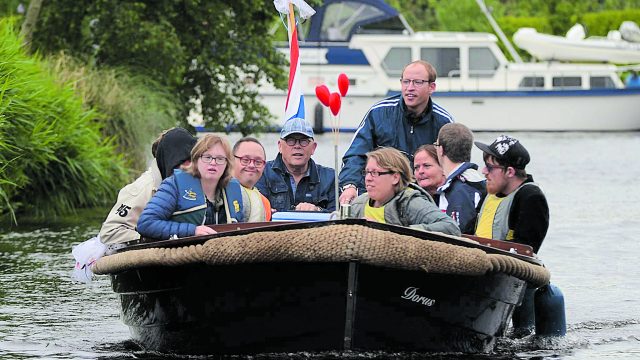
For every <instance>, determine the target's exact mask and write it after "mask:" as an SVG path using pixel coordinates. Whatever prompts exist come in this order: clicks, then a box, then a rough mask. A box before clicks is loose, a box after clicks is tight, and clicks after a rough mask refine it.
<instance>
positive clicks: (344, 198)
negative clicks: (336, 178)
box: [340, 187, 358, 204]
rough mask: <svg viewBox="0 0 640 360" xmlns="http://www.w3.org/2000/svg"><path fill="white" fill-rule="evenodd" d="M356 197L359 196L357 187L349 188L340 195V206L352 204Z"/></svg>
mask: <svg viewBox="0 0 640 360" xmlns="http://www.w3.org/2000/svg"><path fill="white" fill-rule="evenodd" d="M356 196H358V190H356V188H355V187H348V188H346V189H344V190H343V191H342V195H340V204H350V203H351V202H352V201H353V199H355V198H356Z"/></svg>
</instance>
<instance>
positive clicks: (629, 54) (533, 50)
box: [513, 24, 640, 64]
mask: <svg viewBox="0 0 640 360" xmlns="http://www.w3.org/2000/svg"><path fill="white" fill-rule="evenodd" d="M513 42H514V43H515V44H516V45H517V46H518V47H519V48H521V49H523V50H526V51H527V52H529V53H530V54H531V55H532V56H533V57H535V58H536V59H538V60H561V61H601V62H610V63H614V64H637V63H640V43H638V42H631V41H626V40H623V38H622V35H621V33H620V31H618V30H612V31H610V32H609V34H608V35H607V36H606V37H600V36H592V37H587V38H585V32H584V28H583V27H582V25H580V24H576V25H574V26H573V27H572V28H571V29H570V30H569V31H568V32H567V36H557V35H547V34H541V33H538V32H537V31H536V29H533V28H521V29H519V30H518V31H516V32H515V34H513Z"/></svg>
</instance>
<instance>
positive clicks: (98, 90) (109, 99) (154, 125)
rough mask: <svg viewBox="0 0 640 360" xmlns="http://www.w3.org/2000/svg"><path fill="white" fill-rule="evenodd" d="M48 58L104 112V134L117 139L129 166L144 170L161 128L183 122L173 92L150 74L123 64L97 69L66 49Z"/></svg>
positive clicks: (62, 76)
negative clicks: (123, 66) (136, 72)
mask: <svg viewBox="0 0 640 360" xmlns="http://www.w3.org/2000/svg"><path fill="white" fill-rule="evenodd" d="M47 60H48V64H49V68H50V70H51V72H52V73H53V74H54V75H55V77H56V78H57V79H58V80H59V81H60V82H61V83H68V84H72V85H73V88H74V90H75V92H76V94H78V95H80V96H81V97H82V101H83V103H84V104H85V105H89V106H91V107H93V108H95V109H97V110H98V111H99V112H100V113H101V114H104V116H102V117H101V119H100V121H101V123H102V133H103V136H105V137H113V138H114V139H115V142H116V143H117V145H118V151H119V152H120V153H121V154H125V155H126V161H127V166H129V167H132V168H134V169H136V170H139V171H141V170H144V169H145V168H146V163H147V159H149V158H150V157H151V152H150V151H149V149H150V147H149V145H150V144H151V142H152V141H153V140H154V139H155V138H156V136H157V135H158V134H159V133H160V132H161V131H162V130H164V129H167V128H170V127H173V126H177V125H179V124H180V122H179V121H178V105H177V104H176V102H175V100H174V97H173V95H172V94H171V93H170V92H169V91H168V90H166V88H165V87H163V86H161V85H160V84H159V83H158V82H156V81H153V80H152V79H150V78H149V77H147V76H144V75H132V74H130V73H129V72H127V71H126V70H125V69H122V68H118V69H110V68H104V67H103V68H100V69H97V68H96V67H95V66H90V65H86V64H83V63H82V62H80V61H78V60H77V59H75V58H73V57H71V56H69V55H68V54H65V53H59V54H57V55H55V56H52V57H50V58H48V59H47Z"/></svg>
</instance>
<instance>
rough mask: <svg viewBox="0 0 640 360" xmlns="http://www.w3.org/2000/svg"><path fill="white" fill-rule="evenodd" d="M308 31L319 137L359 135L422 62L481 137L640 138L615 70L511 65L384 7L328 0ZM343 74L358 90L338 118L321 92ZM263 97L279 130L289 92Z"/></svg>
mask: <svg viewBox="0 0 640 360" xmlns="http://www.w3.org/2000/svg"><path fill="white" fill-rule="evenodd" d="M300 26H301V27H302V29H301V31H300V34H301V35H300V37H301V39H300V62H301V68H300V73H299V74H298V76H301V79H302V81H301V84H302V87H303V93H304V95H305V112H306V114H305V116H306V118H307V120H309V121H310V122H311V123H312V124H313V125H314V128H315V129H316V132H321V131H327V130H329V129H331V128H332V126H336V127H338V128H339V129H340V131H355V130H356V129H357V128H358V126H359V124H360V123H361V121H362V119H363V117H364V115H365V114H366V113H367V111H368V109H369V108H370V107H371V106H372V105H374V104H375V103H376V102H378V101H380V100H382V99H384V98H386V97H388V96H391V95H394V94H398V93H399V92H400V90H401V88H400V81H399V79H400V76H401V74H402V69H403V67H404V66H405V65H406V64H408V63H409V62H411V61H414V60H418V59H424V60H427V61H429V62H430V63H432V64H433V65H434V66H435V67H436V69H437V71H438V78H437V81H436V86H437V89H436V92H435V94H434V95H433V100H434V101H435V102H437V103H438V104H439V105H441V106H442V107H444V108H445V109H446V110H447V111H448V112H449V113H450V114H451V115H452V116H453V117H454V119H455V121H457V122H460V123H463V124H465V125H467V126H469V127H470V128H471V129H472V130H475V131H630V130H640V116H638V114H637V104H638V103H640V90H638V89H625V87H624V84H623V82H622V81H621V80H620V77H619V72H620V71H621V69H620V68H618V67H617V66H615V65H612V64H603V63H582V64H577V63H560V62H557V61H546V62H535V63H532V62H518V61H510V60H508V59H507V57H506V56H505V54H504V53H503V52H502V50H501V49H500V47H499V46H498V43H497V42H498V38H497V37H496V36H495V35H494V34H490V33H472V32H414V31H413V30H412V29H411V27H410V26H409V25H408V24H407V22H406V21H405V20H404V18H403V17H402V15H401V14H399V13H398V11H397V10H396V9H394V8H392V7H390V6H389V5H388V4H386V3H385V2H384V1H382V0H348V1H347V0H326V1H325V2H324V4H323V5H322V6H321V7H319V8H318V9H317V12H316V14H315V15H314V16H312V17H311V18H310V19H309V20H307V21H306V22H305V23H304V24H301V25H300ZM279 49H280V50H281V51H282V52H283V53H284V54H287V55H288V51H289V50H288V48H287V47H286V44H281V47H279ZM514 58H515V57H514ZM340 73H345V74H346V75H347V76H348V78H349V84H350V87H349V91H348V94H347V95H346V97H344V98H343V99H342V107H341V110H340V112H339V113H338V116H336V117H334V116H332V114H331V112H330V111H329V109H327V108H326V107H324V106H323V105H322V104H321V103H320V102H319V101H318V99H316V97H315V95H314V94H315V88H316V86H318V85H322V84H324V85H327V86H328V87H329V88H330V89H332V90H335V89H337V78H338V75H339V74H340ZM259 93H260V95H261V97H262V103H263V104H264V105H266V106H267V108H268V109H269V110H270V111H271V113H272V114H274V115H275V120H274V126H276V127H277V126H281V124H282V123H283V118H284V104H285V97H286V91H282V90H278V89H276V88H274V87H273V86H271V85H269V84H264V85H261V86H260V88H259Z"/></svg>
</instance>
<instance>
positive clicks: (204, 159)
mask: <svg viewBox="0 0 640 360" xmlns="http://www.w3.org/2000/svg"><path fill="white" fill-rule="evenodd" d="M200 159H201V160H202V162H204V163H206V164H211V162H212V161H214V160H215V164H216V165H224V164H226V163H227V158H226V157H224V156H211V155H201V156H200Z"/></svg>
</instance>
